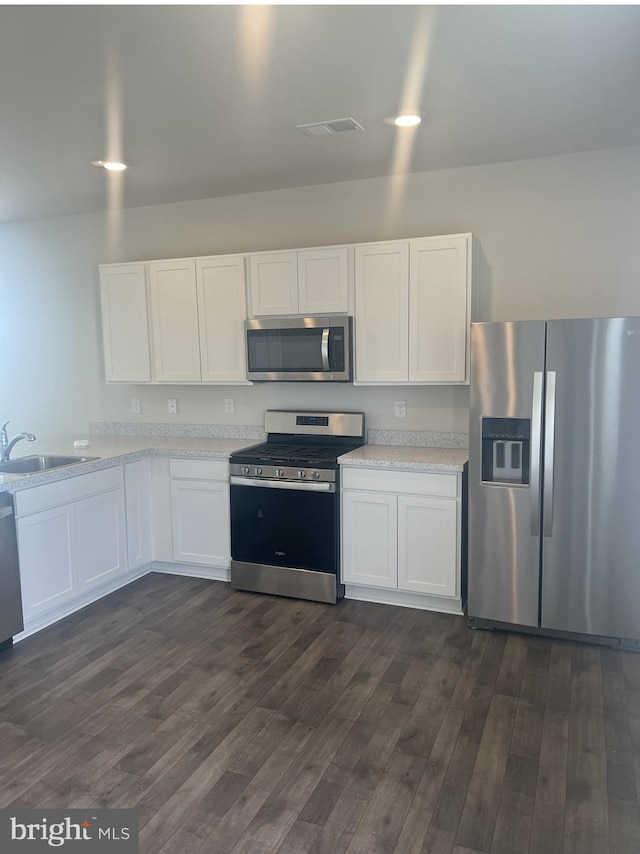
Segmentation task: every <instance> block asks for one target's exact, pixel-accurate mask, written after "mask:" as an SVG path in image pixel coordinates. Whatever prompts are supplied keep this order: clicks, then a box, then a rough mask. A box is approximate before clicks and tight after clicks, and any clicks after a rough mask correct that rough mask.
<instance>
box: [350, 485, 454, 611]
mask: <svg viewBox="0 0 640 854" xmlns="http://www.w3.org/2000/svg"><path fill="white" fill-rule="evenodd" d="M461 500H462V476H461V475H459V474H432V473H422V472H408V471H407V472H404V471H398V470H393V471H391V470H383V469H368V468H367V469H364V468H351V469H350V468H345V469H344V470H343V473H342V577H343V581H344V583H345V584H346V585H354V586H355V585H357V586H358V587H356V588H355V589H354V590H353V591H351V592H350V591H349V590H348V591H347V595H348V596H349V595H351V596H352V597H353V596H354V595H355V598H358V590H360V592H361V593H363V591H364V590H365V588H372V589H376V588H379V589H380V593H381V595H374V596H373V597H372V596H367V595H366V593H363V595H362V598H374V599H376V601H389V602H398V603H399V604H403V603H404V604H414V605H415V606H416V607H421V603H422V607H433V608H436V609H437V608H441V609H442V610H453V611H459V610H461V598H460V597H461V579H460V557H461V546H460V539H461ZM383 590H386V591H389V592H391V591H396V592H398V593H405V594H422V598H421V597H419V596H416V597H413V598H408V599H407V598H406V597H405V600H404V602H401V601H400V600H398V599H397V598H393V596H390V597H389V598H388V599H385V598H384V594H383V593H382V591H383Z"/></svg>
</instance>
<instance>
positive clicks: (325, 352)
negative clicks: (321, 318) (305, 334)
mask: <svg viewBox="0 0 640 854" xmlns="http://www.w3.org/2000/svg"><path fill="white" fill-rule="evenodd" d="M320 353H321V355H322V369H323V370H324V371H330V370H331V366H330V365H329V328H328V327H326V328H325V329H323V330H322V344H321V345H320Z"/></svg>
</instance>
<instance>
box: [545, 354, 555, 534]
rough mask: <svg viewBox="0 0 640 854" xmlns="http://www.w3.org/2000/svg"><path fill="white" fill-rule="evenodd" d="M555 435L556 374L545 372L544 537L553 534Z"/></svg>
mask: <svg viewBox="0 0 640 854" xmlns="http://www.w3.org/2000/svg"><path fill="white" fill-rule="evenodd" d="M555 433H556V372H555V371H547V392H546V400H545V421H544V497H543V505H542V506H543V511H544V530H543V534H544V536H545V537H550V536H551V535H552V534H553V462H554V455H555Z"/></svg>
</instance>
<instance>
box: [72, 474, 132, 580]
mask: <svg viewBox="0 0 640 854" xmlns="http://www.w3.org/2000/svg"><path fill="white" fill-rule="evenodd" d="M75 511H76V542H77V547H78V590H79V592H80V593H82V592H84V591H85V590H88V589H89V588H91V587H97V586H98V585H100V584H105V583H107V582H108V581H110V580H111V579H112V578H114V577H115V576H118V575H122V574H123V573H125V572H126V571H127V530H126V521H125V506H124V487H123V488H120V489H113V490H111V492H107V493H105V494H103V495H94V496H93V497H92V498H85V499H84V501H78V502H77V503H76V505H75Z"/></svg>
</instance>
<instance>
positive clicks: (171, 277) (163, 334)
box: [149, 258, 201, 383]
mask: <svg viewBox="0 0 640 854" xmlns="http://www.w3.org/2000/svg"><path fill="white" fill-rule="evenodd" d="M149 297H150V301H151V322H152V330H153V365H154V375H155V379H156V381H158V382H169V383H176V382H178V383H180V382H198V381H199V380H200V379H201V375H200V344H199V332H198V298H197V293H196V276H195V261H194V260H193V258H177V259H175V260H172V261H151V262H150V263H149Z"/></svg>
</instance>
